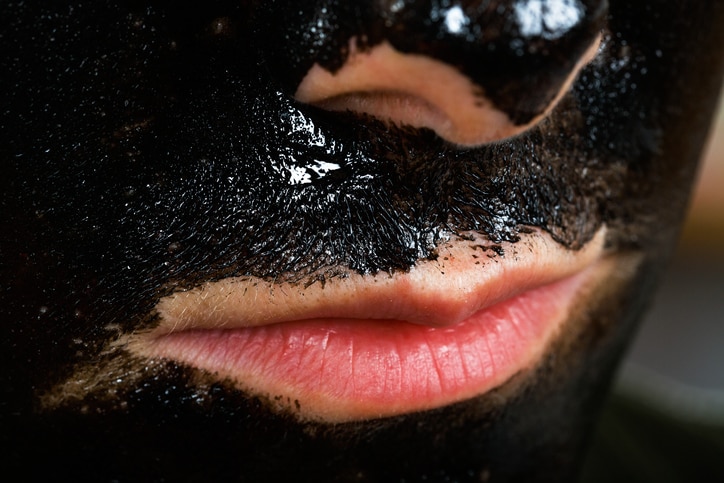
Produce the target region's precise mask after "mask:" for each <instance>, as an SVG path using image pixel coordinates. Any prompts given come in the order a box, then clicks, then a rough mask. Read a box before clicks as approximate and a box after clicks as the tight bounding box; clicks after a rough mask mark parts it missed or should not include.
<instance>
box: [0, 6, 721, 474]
mask: <svg viewBox="0 0 724 483" xmlns="http://www.w3.org/2000/svg"><path fill="white" fill-rule="evenodd" d="M297 3H299V2H281V1H275V2H239V1H234V2H231V1H228V2H225V1H211V2H206V3H204V5H195V6H192V7H181V6H178V5H175V4H171V3H168V2H162V1H159V2H150V3H149V4H146V3H144V2H139V1H129V2H102V1H95V2H77V3H76V4H74V5H73V6H72V7H70V6H69V5H60V4H55V3H53V4H52V5H41V4H37V3H32V2H6V3H5V4H4V5H3V6H2V7H0V15H1V18H2V19H3V20H2V23H3V27H2V32H3V33H4V34H6V33H7V34H6V35H4V36H3V40H2V42H3V44H6V45H7V47H9V49H8V50H9V51H11V52H13V55H12V56H10V57H9V58H8V59H7V60H4V61H3V63H4V66H5V67H6V69H4V70H5V71H6V72H7V75H4V76H3V79H2V80H1V81H0V82H1V83H2V86H3V91H4V92H6V93H7V95H6V97H7V99H8V101H7V102H8V107H7V108H5V109H3V110H2V113H0V116H2V117H0V124H1V125H2V126H4V127H5V128H6V130H7V131H8V132H11V133H12V134H11V135H10V136H9V139H8V140H7V142H6V143H4V145H3V146H2V147H1V148H0V149H1V151H0V153H1V154H2V163H3V167H4V168H5V170H4V171H5V175H4V176H3V179H2V181H0V183H2V185H1V186H0V189H1V190H2V192H3V200H2V208H3V210H2V212H3V213H2V218H1V219H0V223H2V227H1V229H2V231H1V232H2V233H3V235H2V237H1V238H0V244H1V245H0V249H1V253H2V257H3V263H2V266H1V267H0V270H1V271H2V273H1V275H2V280H3V290H2V292H1V293H0V302H1V304H2V306H3V328H2V330H3V333H2V336H1V337H0V341H1V342H0V344H1V345H0V349H1V350H0V353H2V357H3V359H2V363H3V365H4V367H5V371H4V374H3V375H2V380H0V382H1V383H2V384H0V386H1V387H2V391H3V393H2V401H3V407H2V415H1V417H2V421H1V422H2V427H3V428H6V429H5V430H3V438H5V442H8V443H11V444H9V445H8V446H11V448H12V449H11V450H10V451H9V452H8V453H7V454H6V455H5V457H6V458H7V462H8V465H9V467H10V468H12V467H13V465H14V466H15V467H17V468H22V469H23V471H24V472H26V473H25V474H27V475H28V476H29V477H30V478H31V479H32V478H33V477H40V476H41V475H42V474H43V473H45V472H48V473H49V474H55V475H58V474H69V475H74V474H75V475H98V478H99V479H108V480H111V479H119V480H124V481H125V480H128V481H137V480H138V479H139V475H142V476H143V478H145V479H149V480H153V479H162V478H166V479H170V480H178V479H184V480H196V479H207V480H214V479H227V480H228V479H234V480H241V481H259V480H260V479H266V480H269V479H271V480H272V481H273V480H280V481H290V480H293V479H294V478H295V477H296V476H298V475H299V474H304V475H305V476H308V477H309V478H310V479H313V480H317V481H325V480H327V481H365V480H367V481H399V480H400V479H408V480H413V481H414V480H421V479H423V477H424V478H427V479H430V480H437V481H446V480H453V481H566V480H570V479H572V478H573V477H574V475H575V474H576V470H577V467H578V462H579V460H580V455H581V451H582V448H584V447H585V444H584V443H585V442H586V438H587V434H588V430H589V429H590V427H591V424H592V423H593V421H594V420H595V414H596V411H597V408H598V407H599V406H600V404H601V402H602V400H603V396H604V394H605V391H606V387H607V383H608V380H609V378H610V376H611V374H612V372H613V370H614V368H615V364H616V361H617V360H618V358H619V356H620V354H621V353H622V351H623V350H624V348H625V345H626V341H627V340H628V339H629V337H630V335H631V333H632V331H633V330H634V327H635V323H636V321H637V320H638V317H639V315H640V313H641V312H642V311H643V309H644V308H645V305H646V301H647V300H648V296H649V294H650V293H651V291H652V290H653V288H654V287H655V283H656V278H657V275H658V273H659V272H660V270H661V264H662V262H663V261H664V260H665V259H666V257H667V256H668V255H667V254H668V252H669V250H670V248H671V246H672V244H673V242H674V239H675V235H676V233H677V230H678V224H679V222H680V219H681V217H682V214H683V212H684V208H685V203H686V200H687V198H688V192H689V186H690V182H691V179H692V177H693V175H694V171H695V161H696V159H697V157H698V153H699V149H700V146H701V144H702V142H703V139H704V136H705V130H706V126H707V124H708V121H709V119H710V116H711V111H712V110H713V108H714V105H715V102H714V100H715V98H716V95H717V92H718V89H719V83H720V79H721V74H722V56H721V55H720V53H719V50H718V49H719V46H720V45H721V43H722V40H724V39H722V33H720V29H719V28H718V26H720V25H722V22H723V21H724V7H723V6H719V5H714V6H712V5H703V3H704V2H694V1H673V0H671V1H664V0H661V1H658V2H653V3H652V2H647V3H646V4H642V3H639V2H624V1H615V0H612V1H610V2H591V1H583V2H573V3H575V4H576V5H581V6H582V8H584V10H583V11H585V12H586V15H585V16H584V17H582V20H581V21H580V22H579V23H576V24H574V25H575V26H578V25H580V26H581V28H580V29H579V28H568V29H562V30H561V32H560V33H561V34H562V35H559V36H557V35H554V34H555V32H556V31H555V30H553V31H552V32H548V31H544V32H543V31H542V32H541V33H540V34H530V35H523V33H524V32H523V26H525V25H527V24H524V23H521V22H518V23H517V24H515V25H513V24H511V23H510V22H507V23H506V19H508V20H510V19H511V18H515V12H516V7H515V5H528V4H535V3H536V2H510V1H499V2H489V6H490V9H485V8H481V9H478V10H476V8H474V7H469V10H470V12H471V13H469V15H468V17H466V18H469V19H470V22H469V23H468V24H465V25H468V26H470V28H471V29H472V30H471V31H473V30H474V27H475V26H476V25H486V26H488V28H489V32H491V35H490V37H486V39H489V40H487V41H486V42H487V43H484V44H483V46H482V47H480V45H477V46H475V45H473V43H471V42H470V41H469V40H466V37H465V36H458V37H455V39H454V42H453V43H452V44H451V43H450V42H448V40H450V39H446V38H443V39H442V40H440V41H437V40H435V39H440V37H439V36H436V32H438V31H436V30H435V29H436V28H438V27H439V26H440V25H443V24H444V19H443V20H435V21H431V20H430V19H434V18H438V19H439V18H442V17H433V15H432V13H433V12H438V11H439V10H440V5H442V4H443V3H444V2H415V3H410V2H407V3H406V2H397V3H401V4H405V5H407V7H405V8H402V9H401V10H399V11H396V12H393V9H392V3H393V2H366V3H363V4H360V3H355V2H335V1H329V2H316V3H315V2H308V3H305V6H303V7H299V8H297V7H298V5H297ZM463 3H464V2H458V3H455V2H452V3H451V6H452V5H453V4H454V5H459V6H460V7H461V8H462V6H463ZM481 3H485V2H481ZM544 3H546V4H551V5H552V4H554V3H556V2H544ZM606 3H608V12H609V13H608V14H606V11H605V7H606ZM388 4H389V5H388ZM306 5H309V6H308V7H307V6H306ZM360 5H364V8H363V7H362V6H360ZM493 7H500V8H501V9H502V10H501V11H499V12H498V13H495V12H496V10H495V9H494V8H493ZM529 7H530V6H529ZM436 8H437V10H436ZM446 8H451V7H446ZM519 8H522V7H519ZM530 8H533V7H530ZM501 12H503V13H501ZM392 13H394V15H392ZM436 22H437V23H436ZM441 22H443V23H441ZM318 23H319V24H320V25H321V26H322V27H323V32H324V34H325V35H324V36H317V37H315V36H310V35H309V32H311V31H312V30H311V27H312V26H313V25H317V24H318ZM463 24H464V22H463ZM463 24H461V25H463ZM516 25H517V27H516ZM395 26H397V27H395ZM320 28H321V27H320ZM516 29H517V30H516ZM360 30H362V32H361V31H360ZM438 30H439V28H438ZM431 32H432V33H431ZM363 33H364V34H366V36H365V37H364V38H365V39H366V40H365V41H364V42H361V43H360V44H358V47H359V48H360V49H361V50H363V51H365V50H366V49H371V48H373V47H374V46H377V45H380V44H381V42H383V41H388V42H390V44H391V45H392V46H394V47H395V48H396V49H398V50H399V51H401V52H406V53H410V52H412V51H417V52H422V53H423V54H424V55H425V56H427V57H429V58H434V59H437V60H439V61H443V62H448V63H450V64H451V65H458V67H456V69H458V70H461V71H464V72H465V73H466V75H467V76H468V77H469V78H470V79H473V80H474V82H475V84H477V85H481V86H483V87H484V90H485V92H486V94H487V96H488V97H487V98H488V99H490V101H491V104H492V105H494V106H497V108H498V109H499V110H500V111H501V112H504V113H506V116H507V117H508V118H509V120H511V121H512V122H513V124H515V125H521V124H525V123H527V122H529V121H530V120H531V119H533V118H534V117H535V116H536V115H538V114H540V112H542V110H545V109H546V107H547V106H549V105H550V103H551V99H553V98H554V97H555V93H552V91H551V89H543V88H542V86H547V85H548V84H547V83H546V82H548V81H550V83H551V85H560V83H561V82H562V79H565V78H566V77H567V74H568V73H570V67H571V65H575V63H576V62H577V61H578V60H579V59H580V58H581V55H582V54H583V52H584V51H585V49H586V46H587V45H589V42H581V41H580V39H581V38H585V39H589V40H591V41H592V40H593V39H595V38H597V36H599V35H600V36H601V39H602V40H601V45H600V47H599V50H598V53H597V55H596V57H595V58H594V59H593V60H592V61H591V63H590V64H589V65H588V66H587V67H585V68H584V69H583V70H582V71H581V73H580V74H579V76H578V77H577V80H576V81H575V82H574V83H573V86H572V88H571V91H570V92H569V93H568V94H566V95H565V96H564V97H563V98H561V99H560V101H559V103H558V104H557V105H556V106H555V107H554V108H553V109H552V111H551V112H550V114H549V116H548V117H547V118H546V119H544V120H543V121H542V122H541V123H540V124H538V125H537V126H536V127H534V128H532V129H530V130H527V131H525V132H522V133H520V134H519V135H517V136H516V137H514V138H511V139H504V140H502V141H500V142H495V143H492V144H485V145H483V146H478V147H464V148H461V147H460V146H459V145H455V144H451V143H450V142H448V141H446V140H444V139H441V138H440V137H438V136H437V135H436V134H435V133H434V132H433V131H431V130H428V129H424V128H423V129H421V128H413V127H406V126H398V125H391V124H390V123H387V122H385V121H384V120H380V119H376V118H373V117H370V116H365V115H360V114H358V113H353V112H336V111H334V112H330V111H328V110H326V109H324V108H323V106H322V107H320V106H312V105H307V104H304V103H302V102H300V101H299V100H297V99H295V97H294V95H295V93H296V90H297V87H298V85H299V83H300V82H301V81H302V79H303V78H304V76H305V75H306V73H307V72H309V70H310V69H311V68H312V66H313V65H314V63H315V62H317V63H319V64H320V65H322V66H323V67H325V68H326V69H327V70H328V71H331V72H334V71H338V70H339V69H341V68H342V67H343V64H344V61H345V59H346V58H347V54H348V53H349V51H348V50H347V49H348V46H349V45H350V44H349V41H350V39H351V38H357V39H361V38H363V37H362V36H361V34H363ZM544 33H545V35H544ZM443 37H444V36H443ZM320 39H327V40H328V42H327V41H325V42H321V41H320ZM443 40H444V41H443ZM514 40H517V41H519V42H520V41H522V42H523V45H526V46H527V47H526V49H524V51H523V54H524V55H522V56H521V60H520V63H516V62H515V61H511V60H510V56H511V55H513V56H515V54H516V50H515V48H512V47H511V49H510V51H508V52H506V51H505V49H502V47H503V46H511V45H517V44H515V42H512V41H514ZM526 42H527V43H526ZM471 45H473V46H472V47H471ZM310 46H311V47H313V48H311V47H310ZM490 46H495V48H491V47H490ZM479 48H484V49H485V51H486V52H493V53H489V54H486V55H489V57H487V58H486V62H487V63H490V62H493V63H495V64H496V65H507V66H509V70H505V69H501V70H500V71H496V72H495V75H487V76H486V75H485V72H479V71H477V70H474V69H473V70H467V71H466V70H465V69H464V68H462V67H459V66H462V65H465V66H468V65H470V63H469V62H468V60H467V59H468V58H469V56H472V55H476V53H479V52H477V50H476V49H479ZM315 49H316V50H315ZM501 49H502V50H503V52H502V53H501ZM576 49H580V51H579V50H576ZM305 52H306V54H305ZM451 52H452V53H451ZM451 56H453V57H451ZM454 56H458V58H457V59H455V58H454ZM451 59H452V60H451ZM506 59H507V60H506ZM486 62H482V63H481V64H485V63H486ZM532 66H536V69H534V68H533V67H532ZM528 71H534V72H536V73H538V72H543V73H545V75H544V74H540V75H538V74H530V75H529V76H525V75H523V74H525V73H526V72H528ZM559 71H560V72H559ZM498 74H499V75H498ZM564 74H565V75H564ZM520 79H523V80H520ZM550 79H558V80H552V81H551V80H550ZM554 90H555V89H554ZM522 92H530V93H532V94H530V95H529V96H527V95H523V94H521V93H522ZM530 96H533V97H530ZM535 96H540V98H538V97H535ZM360 126H363V128H360ZM471 233H473V234H474V236H473V235H471ZM536 235H538V236H541V237H545V239H546V243H550V244H551V245H552V246H555V247H556V249H559V250H562V251H563V252H565V253H569V252H570V253H573V254H580V253H585V251H586V250H587V249H589V248H590V247H591V246H593V245H591V243H593V242H595V241H600V246H601V253H597V255H596V257H597V259H599V257H600V259H605V260H606V264H607V269H606V270H605V277H603V276H602V275H598V274H597V277H592V279H591V280H589V281H587V283H586V284H585V286H586V287H587V289H582V290H581V291H580V297H576V298H575V299H573V300H572V302H571V303H570V307H567V309H566V316H565V320H563V321H561V322H560V329H557V330H556V331H555V335H551V336H550V339H549V340H548V341H547V342H546V344H545V347H544V348H541V349H540V352H539V354H537V355H536V357H535V358H534V359H535V361H534V362H533V363H530V364H526V365H525V367H524V368H523V369H521V370H516V371H514V373H513V374H506V377H505V378H504V380H502V381H498V382H496V384H495V385H494V387H492V388H486V390H485V391H484V393H483V394H479V395H477V394H475V395H470V394H466V395H465V397H463V398H459V399H458V398H456V399H455V400H452V401H449V400H446V401H443V403H442V405H437V404H436V405H434V406H432V407H421V408H415V410H413V411H407V410H405V411H396V412H394V414H385V415H384V416H385V417H380V418H377V417H361V418H351V419H350V418H339V420H338V421H333V422H330V421H327V420H325V418H324V417H322V418H321V420H320V419H319V418H312V419H311V420H309V419H305V418H301V419H300V417H299V408H298V407H297V404H295V403H296V402H298V403H299V405H300V406H304V404H305V403H304V401H295V400H294V399H295V398H294V397H293V396H292V395H289V394H276V393H275V392H278V391H266V392H267V393H268V394H267V393H264V391H253V390H252V391H249V390H248V388H246V387H244V386H243V385H241V386H240V385H239V384H238V381H235V380H234V378H233V377H226V376H225V375H222V377H219V375H218V374H215V373H214V371H213V370H204V368H197V367H194V366H193V364H185V363H183V360H182V361H179V360H178V358H174V357H170V358H162V357H149V356H148V354H146V353H144V352H143V350H141V349H138V350H134V349H133V347H132V346H130V345H129V339H131V338H133V337H137V336H139V334H147V333H149V332H151V331H153V330H158V328H159V327H164V325H163V324H164V320H165V319H164V317H167V315H166V314H167V313H166V312H163V305H162V304H161V301H163V300H166V301H168V300H170V298H172V297H174V296H178V294H184V293H193V291H194V290H198V289H199V288H200V287H203V286H206V285H205V284H212V283H219V282H222V283H223V281H229V280H236V279H244V280H247V281H248V280H253V281H254V282H255V283H257V285H254V286H255V287H259V285H258V283H265V284H269V285H266V286H262V288H263V289H264V290H263V291H262V292H263V293H267V291H266V290H265V289H266V287H269V286H273V287H280V286H281V285H282V284H288V285H287V286H288V287H290V290H299V291H302V292H303V291H305V290H307V289H309V290H310V292H305V293H312V291H314V290H316V291H317V292H314V293H318V294H319V293H324V292H323V291H324V290H326V288H325V287H330V291H332V290H335V287H339V286H342V287H345V285H344V284H345V283H347V282H346V281H347V280H350V279H353V280H354V279H355V277H378V278H381V279H386V280H398V279H399V278H396V277H404V276H409V274H410V273H414V272H415V270H417V269H418V268H419V267H421V266H423V265H425V266H435V267H438V272H442V271H444V270H443V268H444V267H445V266H450V265H452V264H453V262H452V261H450V260H449V256H448V255H446V247H448V246H455V247H458V248H459V247H460V246H463V247H464V249H463V252H462V253H463V254H464V255H462V257H464V258H467V259H470V260H475V259H474V258H473V255H475V256H478V257H480V258H479V259H478V260H481V261H482V262H484V263H483V265H484V266H503V265H505V264H507V263H511V264H512V263H513V262H514V261H515V257H516V254H521V259H522V258H523V255H522V254H523V253H524V252H526V249H527V248H530V246H531V245H529V244H527V243H529V242H530V240H531V239H532V237H534V236H536ZM476 237H479V238H481V239H483V240H484V241H483V242H481V243H477V244H476V245H477V248H476V247H471V246H470V245H471V240H475V239H476ZM533 246H535V245H533ZM446 256H448V259H447V260H446V259H445V257H446ZM505 266H507V265H505ZM441 267H442V268H441ZM449 273H453V272H452V271H450V272H449ZM476 273H477V272H476ZM448 275H449V274H448ZM365 280H367V279H365ZM250 286H251V285H250ZM262 292H260V293H262ZM328 293H329V292H328ZM335 315H336V314H335ZM234 319H235V320H238V316H234ZM488 389H489V390H488ZM327 419H328V418H327ZM420 455H424V457H422V458H421V457H420ZM38 461H40V462H42V464H38Z"/></svg>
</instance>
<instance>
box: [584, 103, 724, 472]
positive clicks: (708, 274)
mask: <svg viewBox="0 0 724 483" xmlns="http://www.w3.org/2000/svg"><path fill="white" fill-rule="evenodd" d="M581 481H582V482H583V483H599V482H612V481H626V482H652V483H653V482H655V483H667V482H670V483H684V482H687V483H688V482H698V481H718V482H719V481H721V482H724V106H722V103H720V106H719V111H718V115H717V117H716V119H715V122H714V124H713V126H712V130H711V133H710V137H709V143H708V146H707V149H706V151H705V155H704V159H703V164H702V166H701V169H700V173H699V181H698V185H697V189H696V192H695V195H694V197H693V199H692V203H691V206H690V212H689V217H688V221H687V223H686V225H685V226H684V229H683V233H682V236H681V240H680V243H679V247H678V250H677V252H676V254H675V256H674V259H673V260H672V264H671V266H670V269H669V272H668V274H667V276H666V278H665V279H664V280H663V283H662V285H661V287H660V290H659V292H658V295H657V296H656V298H655V299H654V303H653V305H652V307H651V309H650V310H649V312H648V315H647V317H646V318H645V320H644V322H643V324H642V325H641V328H640V329H639V332H638V335H637V337H636V339H635V340H634V342H633V345H632V346H631V348H630V351H629V354H628V357H627V358H626V359H625V361H624V363H623V364H622V366H621V369H620V371H619V373H618V377H617V379H616V382H615V385H614V391H613V392H612V394H611V396H610V397H609V398H608V402H607V404H606V405H605V407H604V410H603V413H602V417H601V419H600V421H599V425H598V430H597V432H596V434H595V437H594V439H593V441H592V445H591V450H590V451H589V454H588V457H587V459H586V463H585V465H584V469H583V474H582V479H581Z"/></svg>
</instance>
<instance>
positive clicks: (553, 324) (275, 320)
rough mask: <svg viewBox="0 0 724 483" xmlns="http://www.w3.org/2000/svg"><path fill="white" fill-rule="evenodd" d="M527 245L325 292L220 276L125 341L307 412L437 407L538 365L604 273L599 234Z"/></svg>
mask: <svg viewBox="0 0 724 483" xmlns="http://www.w3.org/2000/svg"><path fill="white" fill-rule="evenodd" d="M528 245H529V246H530V252H523V251H518V253H517V256H513V253H510V252H508V253H507V254H506V256H504V257H499V258H498V259H497V260H496V259H493V260H490V259H487V258H486V259H485V261H484V262H483V263H482V266H480V265H476V264H475V263H471V260H476V258H471V257H470V254H471V252H470V246H469V245H466V248H465V249H464V250H462V251H459V250H458V248H455V249H451V251H450V253H449V255H450V256H448V257H446V258H447V264H445V265H444V267H443V266H441V265H440V264H439V263H438V264H436V265H431V264H432V263H433V262H428V265H425V266H424V267H423V268H421V269H420V271H419V273H415V272H414V271H413V272H410V273H406V274H399V275H393V276H386V277H370V276H366V277H363V276H350V277H349V278H348V279H343V280H341V281H338V282H335V283H328V284H327V285H326V286H325V287H321V286H319V285H316V286H315V285H313V286H311V287H306V288H305V287H298V286H295V285H292V284H288V285H284V284H282V285H280V284H272V283H268V282H267V283H264V282H261V281H258V280H250V279H231V280H226V281H224V280H222V281H220V282H215V283H212V284H209V285H207V286H205V287H202V288H200V289H195V290H194V291H190V292H182V293H179V294H176V295H175V296H171V297H170V298H168V299H165V300H164V301H162V302H161V303H160V304H159V306H158V311H159V313H160V314H161V316H162V323H161V325H160V327H159V328H157V329H156V330H155V331H153V332H152V333H150V334H142V335H140V336H139V337H138V339H137V340H136V341H135V342H134V343H133V344H132V345H131V347H132V349H133V350H137V351H138V352H140V353H142V354H143V355H147V356H148V355H150V356H153V357H166V358H171V359H174V360H178V361H180V362H183V363H187V364H190V365H192V366H194V367H197V368H200V369H204V370H206V371H208V372H210V373H214V374H216V377H217V378H228V379H230V380H232V381H234V382H235V383H236V384H237V385H238V386H239V387H241V388H242V389H245V390H247V391H249V392H251V393H253V394H256V395H260V396H268V398H269V400H270V401H276V402H277V404H278V405H279V406H280V409H285V408H288V409H290V410H292V411H297V413H298V415H299V416H300V417H302V418H311V419H321V420H327V421H347V420H358V419H367V418H373V417H384V416H391V415H395V414H401V413H405V412H411V411H419V410H425V409H430V408H434V407H439V406H442V405H446V404H450V403H453V402H456V401H461V400H463V399H467V398H470V397H473V396H475V395H477V394H482V393H485V392H487V391H489V390H491V389H493V388H495V387H497V386H499V385H501V384H502V383H504V382H505V381H507V380H508V379H510V378H511V377H512V376H513V375H515V374H516V373H517V372H519V371H521V370H524V369H526V368H529V367H531V366H533V365H534V364H535V363H536V362H537V361H538V360H539V359H540V358H541V356H542V354H543V353H544V352H545V349H546V348H547V346H548V344H549V343H550V342H551V340H552V339H553V338H554V337H555V336H556V334H557V333H558V332H559V331H560V329H561V327H562V325H563V322H564V321H565V320H566V319H567V317H568V315H569V313H570V311H571V307H572V305H573V302H574V300H575V299H576V298H577V295H578V294H579V293H580V292H581V290H582V289H583V287H584V286H585V285H586V283H587V282H588V281H590V280H591V279H592V278H593V277H595V276H596V274H597V273H598V272H599V271H600V270H599V268H598V267H599V265H601V264H600V263H598V262H599V261H600V257H601V253H602V246H603V234H602V233H599V235H597V237H596V238H595V239H594V240H593V241H592V242H590V243H589V244H588V245H587V246H586V247H584V248H583V249H582V250H581V251H579V252H569V251H566V250H563V249H560V248H557V247H556V246H555V244H552V242H550V241H549V240H546V239H545V237H544V236H543V235H540V234H535V235H534V236H532V237H531V240H530V241H529V243H528ZM516 246H520V244H516ZM541 250H542V251H543V253H544V254H545V255H546V256H542V255H541ZM561 250H562V251H561ZM462 253H466V254H467V255H468V256H467V257H461V256H460V255H461V254H462ZM462 258H465V260H463V259H462Z"/></svg>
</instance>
